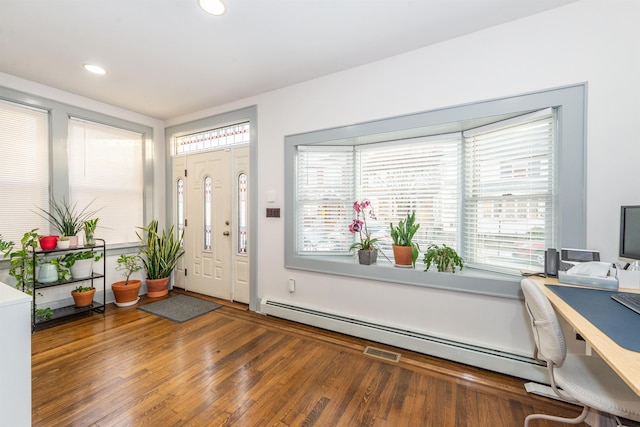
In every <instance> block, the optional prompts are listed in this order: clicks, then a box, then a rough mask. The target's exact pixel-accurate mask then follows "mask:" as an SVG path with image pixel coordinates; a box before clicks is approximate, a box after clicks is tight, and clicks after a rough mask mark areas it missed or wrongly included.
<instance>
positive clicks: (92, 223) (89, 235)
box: [83, 218, 100, 246]
mask: <svg viewBox="0 0 640 427" xmlns="http://www.w3.org/2000/svg"><path fill="white" fill-rule="evenodd" d="M99 219H100V218H93V219H89V220H87V221H84V222H83V228H84V245H85V246H95V244H96V239H95V237H94V234H95V232H96V227H97V226H98V220H99Z"/></svg>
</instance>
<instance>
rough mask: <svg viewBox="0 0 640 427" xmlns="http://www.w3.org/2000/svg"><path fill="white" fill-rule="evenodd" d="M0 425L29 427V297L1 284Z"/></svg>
mask: <svg viewBox="0 0 640 427" xmlns="http://www.w3.org/2000/svg"><path fill="white" fill-rule="evenodd" d="M0 348H2V351H0V414H2V425H7V426H16V427H22V426H24V427H27V426H30V425H31V297H30V296H29V295H27V294H25V293H24V292H20V291H18V290H17V289H15V288H13V287H11V286H9V285H6V284H4V283H0Z"/></svg>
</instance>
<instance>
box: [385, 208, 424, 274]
mask: <svg viewBox="0 0 640 427" xmlns="http://www.w3.org/2000/svg"><path fill="white" fill-rule="evenodd" d="M415 222H416V213H415V211H414V212H411V213H408V212H407V217H406V218H405V219H404V220H400V221H399V222H398V225H397V226H394V225H393V222H391V223H390V224H389V228H390V229H391V238H392V239H393V257H394V260H395V263H396V265H397V266H409V265H412V266H414V267H415V265H416V260H417V259H418V254H419V253H420V246H419V245H418V243H417V242H414V241H413V236H414V234H416V231H418V228H420V224H416V223H415Z"/></svg>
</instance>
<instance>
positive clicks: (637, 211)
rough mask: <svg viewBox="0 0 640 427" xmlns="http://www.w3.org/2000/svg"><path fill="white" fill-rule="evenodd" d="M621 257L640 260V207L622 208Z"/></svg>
mask: <svg viewBox="0 0 640 427" xmlns="http://www.w3.org/2000/svg"><path fill="white" fill-rule="evenodd" d="M620 257H621V258H631V259H640V206H622V209H621V213H620Z"/></svg>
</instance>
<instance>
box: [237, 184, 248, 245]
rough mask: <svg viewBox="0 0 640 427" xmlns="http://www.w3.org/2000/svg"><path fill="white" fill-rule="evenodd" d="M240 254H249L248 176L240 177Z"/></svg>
mask: <svg viewBox="0 0 640 427" xmlns="http://www.w3.org/2000/svg"><path fill="white" fill-rule="evenodd" d="M238 253H239V254H246V253H247V174H246V173H241V174H240V175H238Z"/></svg>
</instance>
